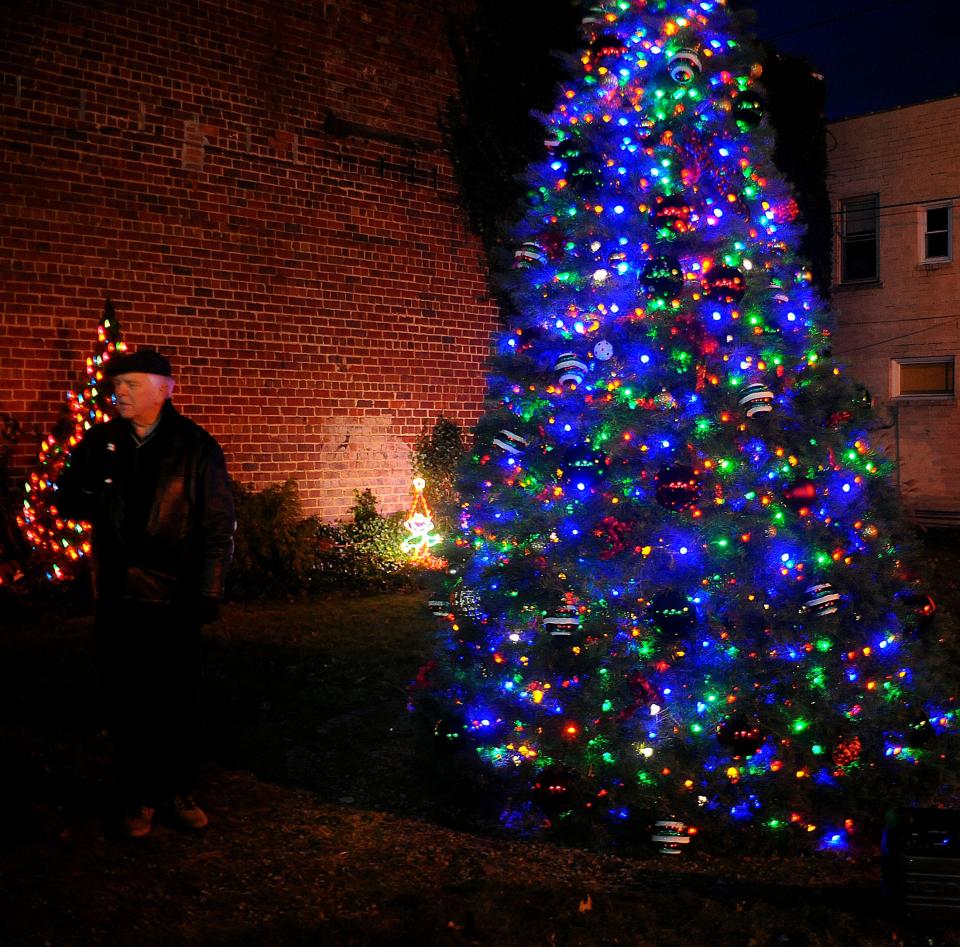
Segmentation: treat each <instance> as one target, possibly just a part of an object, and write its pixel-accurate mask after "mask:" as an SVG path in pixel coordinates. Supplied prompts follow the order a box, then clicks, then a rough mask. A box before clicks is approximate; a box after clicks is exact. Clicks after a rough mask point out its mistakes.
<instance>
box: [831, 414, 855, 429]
mask: <svg viewBox="0 0 960 947" xmlns="http://www.w3.org/2000/svg"><path fill="white" fill-rule="evenodd" d="M852 417H853V415H852V414H851V413H850V412H849V411H834V413H833V414H831V415H830V417H829V418H827V424H828V425H829V426H830V427H831V428H833V429H834V430H836V429H837V428H838V427H840V425H841V424H846V423H847V421H849V420H850V419H851V418H852Z"/></svg>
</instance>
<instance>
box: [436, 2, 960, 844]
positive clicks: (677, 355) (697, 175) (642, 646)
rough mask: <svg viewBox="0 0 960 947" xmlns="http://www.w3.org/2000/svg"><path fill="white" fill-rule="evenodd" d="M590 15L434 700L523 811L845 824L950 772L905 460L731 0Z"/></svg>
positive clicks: (944, 700)
mask: <svg viewBox="0 0 960 947" xmlns="http://www.w3.org/2000/svg"><path fill="white" fill-rule="evenodd" d="M582 30H583V39H584V43H583V45H584V52H583V53H582V55H581V57H580V60H579V64H578V65H577V68H576V70H575V71H572V73H571V76H570V78H569V80H568V81H567V82H566V83H565V84H564V85H563V87H562V88H561V89H560V92H559V95H558V100H557V105H556V106H555V108H554V109H553V111H552V112H551V113H550V114H548V115H547V116H545V118H544V124H545V126H546V128H545V134H544V139H545V141H547V142H548V143H549V145H548V148H547V149H545V151H544V152H543V153H542V155H541V156H540V157H539V158H538V160H536V161H535V162H534V163H533V164H532V165H531V166H530V167H529V169H528V173H527V194H528V202H527V205H528V206H527V208H526V210H525V211H524V213H523V216H522V218H521V219H520V220H519V221H518V223H517V224H516V225H515V226H514V228H513V230H512V233H511V234H510V235H509V238H508V239H509V240H510V241H512V244H513V246H514V247H518V248H521V249H522V248H524V247H529V246H530V245H531V244H536V245H538V246H540V247H544V248H546V247H547V246H548V245H549V247H550V251H549V252H544V253H543V254H537V255H536V259H535V260H530V261H528V262H529V263H530V265H524V266H521V267H518V268H513V267H511V268H510V269H508V270H506V272H504V273H503V274H502V276H501V279H502V280H503V283H504V284H505V287H506V289H507V290H508V292H509V293H510V295H511V303H512V304H511V306H510V312H509V314H508V317H507V320H508V321H507V326H506V328H505V329H504V331H502V332H501V333H500V334H499V336H498V339H497V343H496V349H497V354H496V356H495V358H494V360H493V361H492V363H491V371H490V375H489V378H488V393H487V404H488V409H487V413H486V415H485V417H484V418H482V419H481V421H480V423H479V424H478V426H477V428H476V430H475V437H474V447H473V451H472V457H471V458H469V459H468V461H467V463H466V464H465V465H464V467H463V469H462V470H461V473H460V478H459V481H458V490H459V495H460V497H461V520H460V529H459V533H458V535H457V537H456V540H455V543H448V548H451V552H450V554H449V556H448V558H449V560H450V569H451V573H452V580H453V581H456V582H461V583H462V584H463V587H464V588H468V589H470V590H471V592H472V594H473V599H472V603H471V605H470V608H469V609H466V608H463V607H461V606H460V605H459V604H458V602H457V601H456V600H455V599H454V600H451V605H450V607H449V608H447V607H446V606H445V605H444V607H443V608H438V609H437V610H436V611H437V613H438V621H439V623H440V627H441V630H442V634H441V640H442V643H441V646H440V647H439V648H438V650H437V652H436V655H435V658H436V664H437V667H436V669H435V670H434V672H433V673H432V674H431V677H430V687H429V688H427V689H424V691H423V692H422V693H421V694H420V695H419V700H420V702H421V703H422V705H423V707H424V717H425V719H429V720H431V721H435V720H436V719H439V718H442V719H444V720H445V721H447V726H448V727H453V728H454V729H455V730H456V731H457V734H458V739H457V740H456V741H455V745H456V746H457V748H458V750H457V752H460V753H463V754H464V759H465V760H472V761H474V763H475V765H477V766H478V767H480V768H481V769H488V770H494V771H496V772H497V779H496V780H492V781H491V780H487V781H486V782H484V783H483V785H486V786H491V785H497V786H502V787H503V796H502V799H503V804H504V807H505V811H504V819H505V821H506V822H507V823H509V824H512V825H527V826H534V827H536V826H539V825H543V824H546V823H549V824H551V825H557V824H560V823H575V822H577V821H586V822H588V823H589V825H590V829H591V831H592V832H594V833H595V834H596V833H601V834H602V833H604V832H606V833H609V834H610V835H611V836H617V835H618V834H620V833H621V832H622V833H623V834H624V835H625V836H627V837H630V838H637V837H639V836H640V835H642V834H644V832H645V831H646V833H647V837H648V838H649V834H648V832H649V830H648V829H645V827H646V826H648V825H649V822H645V821H644V819H645V818H647V817H648V816H647V815H645V814H649V813H653V814H655V815H657V816H658V817H659V818H660V819H661V820H666V824H667V825H668V826H669V825H672V824H673V823H677V824H679V823H683V825H684V826H687V827H691V828H698V829H700V832H699V833H698V835H697V838H698V844H703V841H702V840H704V839H708V840H709V839H711V838H712V839H714V840H715V842H716V844H721V845H722V844H728V839H727V836H729V835H730V834H731V833H732V832H739V833H742V840H741V841H742V843H743V844H744V846H748V845H749V842H750V839H751V838H753V837H754V836H767V835H771V836H776V837H777V838H779V839H781V840H783V841H789V840H791V839H792V840H794V841H796V842H797V843H799V844H801V845H803V846H808V845H811V844H812V845H814V846H816V845H823V846H825V847H829V848H841V847H843V846H844V845H846V844H848V843H849V841H850V839H851V838H854V837H856V833H857V832H859V831H860V828H859V827H861V826H863V825H864V823H865V821H868V820H870V819H871V818H873V819H876V820H878V821H879V820H880V819H881V817H882V812H883V809H884V808H885V807H886V806H889V805H891V804H894V803H897V802H903V801H906V800H917V801H921V800H923V801H929V800H931V799H937V800H938V801H943V802H946V800H948V799H950V800H956V798H957V795H956V794H957V778H958V777H957V771H956V766H955V764H952V762H951V761H952V760H956V759H957V758H958V752H957V747H956V742H955V731H956V730H957V702H956V694H957V691H956V675H955V673H954V674H952V675H951V673H950V668H949V664H948V658H947V656H946V655H945V654H943V649H942V648H940V647H939V646H938V645H937V640H936V635H935V634H929V633H928V632H926V631H925V629H924V628H922V627H921V622H920V621H919V619H918V616H917V614H916V612H917V608H916V606H915V605H914V606H912V607H911V603H910V601H909V600H908V599H907V598H904V597H902V596H900V597H898V593H900V591H901V590H902V589H903V587H904V581H903V580H902V578H901V576H902V575H904V571H903V570H904V565H903V563H902V562H901V560H902V558H903V552H902V550H901V549H900V548H899V544H900V543H901V541H903V540H904V537H905V536H906V535H907V534H906V531H905V530H904V529H903V528H902V525H901V522H900V520H899V518H898V501H897V497H896V492H895V489H894V488H893V486H892V483H891V479H890V477H889V476H888V474H889V471H890V467H891V465H890V464H889V463H888V461H887V460H886V459H885V458H884V457H883V456H882V455H881V454H880V453H879V452H878V451H877V450H876V449H875V447H874V446H873V445H872V444H871V435H870V431H871V430H872V428H873V426H874V424H875V418H874V416H873V414H872V413H871V408H870V406H869V404H868V403H867V402H866V400H865V399H864V398H863V397H862V394H860V393H858V391H857V388H856V387H855V385H853V384H852V383H850V382H849V381H847V380H846V379H845V377H844V375H843V374H842V368H841V366H839V365H837V364H835V363H834V362H833V361H832V360H831V357H830V348H831V346H830V333H831V326H832V324H833V317H832V314H831V312H830V310H829V308H828V306H827V305H826V304H825V302H824V300H823V299H822V298H820V296H819V295H818V292H817V290H816V288H815V286H814V285H813V282H812V280H811V276H810V272H809V270H808V269H807V267H806V266H805V265H804V263H803V261H802V260H801V259H799V258H798V256H797V253H796V248H797V247H798V246H799V241H800V237H801V235H802V232H803V231H802V228H801V226H800V224H799V222H798V221H797V219H796V218H797V207H796V202H795V201H794V199H793V197H792V195H791V193H790V190H789V188H788V186H787V185H786V183H785V181H784V180H783V178H782V177H781V175H780V174H779V173H778V172H777V170H776V169H775V167H774V166H773V164H772V159H771V155H772V145H773V137H772V134H771V132H770V129H769V127H768V123H767V121H766V118H765V115H764V94H763V89H762V87H761V83H760V80H761V69H760V67H759V65H757V60H756V58H755V56H756V54H755V52H754V51H752V50H751V49H750V48H749V47H748V46H747V45H745V43H744V42H743V41H742V40H741V39H740V37H739V36H738V35H737V33H736V24H735V22H734V19H733V17H732V16H731V14H730V12H729V11H728V9H727V6H726V3H725V2H724V0H696V2H694V0H593V2H591V3H590V5H589V9H588V11H587V17H586V18H585V19H584V23H583V27H582ZM600 342H603V343H605V344H604V345H603V346H601V347H600V348H599V350H598V343H600ZM504 432H510V434H511V437H510V439H509V442H508V441H505V440H504V437H503V433H504ZM437 600H438V601H441V602H444V603H445V602H446V601H447V596H446V595H440V596H439V597H438V599H437ZM558 603H564V604H568V605H570V606H572V607H573V609H575V618H574V614H573V610H571V611H570V613H569V615H568V614H567V613H566V612H564V613H563V617H564V621H563V622H560V623H558V619H559V618H560V617H561V613H559V612H558V611H557V609H558ZM938 662H939V664H938ZM638 681H642V682H643V686H642V687H640V686H639V685H638V683H637V682H638ZM838 746H842V747H843V748H844V749H843V751H842V752H840V751H837V752H836V753H835V752H834V751H835V749H836V748H837V747H838ZM854 749H855V750H856V752H854ZM834 757H836V759H834ZM951 767H952V768H951ZM557 774H561V775H560V776H559V777H558V776H557ZM544 787H548V788H546V789H545V788H544ZM663 827H664V826H661V828H663ZM676 835H677V837H676V838H673V837H672V836H671V838H670V840H669V845H670V846H672V847H671V849H670V850H671V851H674V850H676V849H677V847H678V846H679V845H680V844H685V843H686V839H688V838H689V837H690V835H689V831H688V834H687V835H686V836H683V835H681V834H680V833H676ZM661 841H662V840H661ZM763 844H766V843H763Z"/></svg>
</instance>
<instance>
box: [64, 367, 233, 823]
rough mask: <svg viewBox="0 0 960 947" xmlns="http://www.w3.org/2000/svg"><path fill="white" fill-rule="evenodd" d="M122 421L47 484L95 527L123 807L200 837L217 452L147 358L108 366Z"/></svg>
mask: <svg viewBox="0 0 960 947" xmlns="http://www.w3.org/2000/svg"><path fill="white" fill-rule="evenodd" d="M107 374H108V375H109V376H110V377H112V379H113V386H114V393H115V396H116V404H117V412H118V414H119V415H120V417H118V418H115V419H114V420H112V421H108V422H107V423H105V424H101V425H97V426H96V427H94V428H93V429H92V430H90V431H89V432H87V434H86V435H85V436H84V438H83V440H82V441H81V442H80V444H79V445H78V446H77V448H76V450H75V451H74V453H73V456H72V457H71V460H70V464H69V466H68V467H67V468H66V470H65V471H64V473H63V475H62V476H61V478H60V482H59V484H58V493H57V504H56V505H57V508H58V510H59V512H60V514H61V516H66V517H70V518H73V519H84V520H88V521H90V522H92V523H93V560H94V593H95V597H96V634H97V653H98V659H99V663H100V670H101V677H102V684H103V691H104V699H105V704H106V710H107V725H108V729H109V731H110V735H111V739H112V742H113V749H114V764H115V769H116V776H117V782H118V789H119V792H120V799H121V802H122V804H123V806H124V816H123V831H124V833H125V834H126V835H128V836H129V837H132V838H137V837H140V836H144V835H147V834H148V833H149V832H150V829H151V827H152V822H153V817H154V814H155V812H157V811H158V808H159V812H160V814H161V815H165V816H166V817H167V818H168V819H169V820H171V821H172V822H173V823H174V824H176V825H179V826H181V827H184V828H190V829H200V828H203V827H204V826H205V825H206V824H207V817H206V815H205V813H204V812H203V810H201V809H200V808H199V806H197V804H196V803H195V802H194V801H193V799H192V798H191V795H190V794H191V792H192V791H193V788H194V784H195V782H196V779H197V775H198V772H197V771H198V767H199V694H198V691H199V674H200V627H201V625H202V624H205V623H207V622H210V621H214V620H216V618H217V617H218V615H219V603H220V599H221V598H222V596H223V583H224V577H225V574H226V571H227V567H228V566H229V564H230V559H231V556H232V555H233V532H234V527H235V521H234V511H233V499H232V494H231V490H230V484H229V481H228V479H227V471H226V465H225V463H224V459H223V452H222V451H221V449H220V446H219V445H218V444H217V442H216V441H215V440H214V439H213V438H212V437H211V436H210V435H209V434H208V433H207V432H206V431H204V430H203V428H201V427H200V426H199V425H197V424H195V423H194V422H193V421H190V420H188V419H187V418H185V417H183V416H182V415H181V414H180V413H179V412H178V411H177V410H176V409H175V408H174V406H173V403H172V402H171V400H170V397H171V395H172V394H173V386H174V382H173V378H172V371H171V368H170V363H169V362H168V361H167V359H166V358H165V357H164V356H162V355H161V354H159V353H158V352H155V351H153V350H151V349H141V350H140V351H138V352H134V353H130V354H123V355H118V356H115V357H114V358H113V359H112V360H111V361H109V362H108V363H107Z"/></svg>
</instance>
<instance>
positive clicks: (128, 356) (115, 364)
mask: <svg viewBox="0 0 960 947" xmlns="http://www.w3.org/2000/svg"><path fill="white" fill-rule="evenodd" d="M131 372H144V373H145V374H147V375H163V376H165V377H167V378H170V377H171V376H172V375H173V369H172V368H171V367H170V362H169V361H167V359H166V357H165V356H163V355H161V354H160V353H159V352H158V351H156V350H155V349H140V350H139V351H137V352H124V353H123V355H114V356H113V358H111V359H110V361H109V362H107V368H106V374H107V377H109V378H113V377H114V375H129V374H130V373H131Z"/></svg>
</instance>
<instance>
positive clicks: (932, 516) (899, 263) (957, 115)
mask: <svg viewBox="0 0 960 947" xmlns="http://www.w3.org/2000/svg"><path fill="white" fill-rule="evenodd" d="M828 142H829V147H830V155H829V161H830V172H829V187H830V193H831V199H832V201H833V204H834V209H835V212H836V218H835V220H836V226H835V246H834V249H835V253H834V259H835V270H836V271H835V280H836V284H835V287H834V303H835V306H836V309H837V311H838V313H839V331H838V333H837V339H836V345H835V352H836V353H837V355H838V356H839V357H840V360H841V361H843V362H846V363H847V364H848V365H849V367H850V370H851V373H852V374H853V375H854V376H855V377H857V378H859V379H861V380H863V381H864V383H865V384H866V385H867V387H868V389H869V390H870V392H871V394H872V395H873V397H874V398H875V400H876V403H877V406H878V408H879V409H880V413H881V415H882V416H883V417H885V418H886V419H888V422H889V425H890V426H889V428H888V429H887V430H886V432H885V438H886V439H887V445H888V449H889V451H890V452H891V453H892V454H893V455H894V456H895V457H897V458H898V459H899V470H900V473H899V476H900V480H901V486H902V488H903V492H904V497H905V499H906V500H907V502H908V505H909V506H910V507H912V508H913V509H914V510H915V511H916V513H917V515H918V517H919V518H920V519H921V521H923V520H926V521H928V522H954V523H956V522H960V450H958V449H957V446H958V444H960V411H958V408H957V403H956V398H955V385H954V365H955V360H956V355H957V351H958V348H960V263H958V262H957V261H956V260H955V259H954V255H955V254H954V249H953V230H954V223H955V215H954V206H955V205H956V204H957V203H958V201H960V96H955V97H952V98H947V99H939V100H936V101H932V102H924V103H922V104H919V105H913V106H909V107H906V108H898V109H892V110H890V111H885V112H878V113H875V114H871V115H863V116H859V117H856V118H849V119H845V120H843V121H839V122H835V123H833V124H831V125H830V126H829V135H828Z"/></svg>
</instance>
